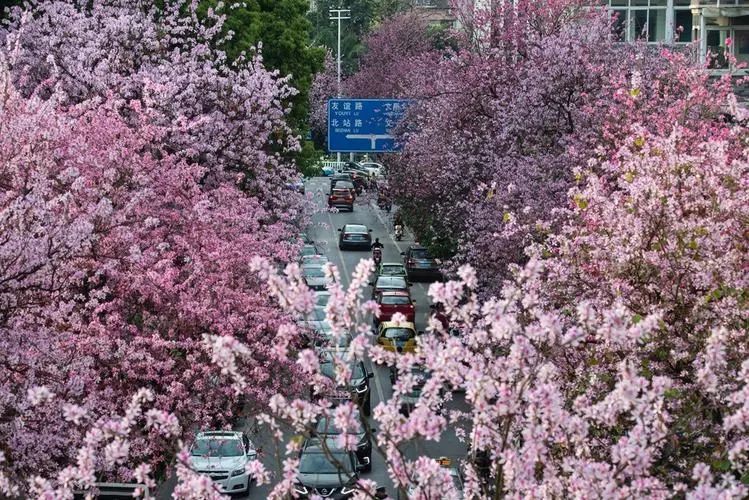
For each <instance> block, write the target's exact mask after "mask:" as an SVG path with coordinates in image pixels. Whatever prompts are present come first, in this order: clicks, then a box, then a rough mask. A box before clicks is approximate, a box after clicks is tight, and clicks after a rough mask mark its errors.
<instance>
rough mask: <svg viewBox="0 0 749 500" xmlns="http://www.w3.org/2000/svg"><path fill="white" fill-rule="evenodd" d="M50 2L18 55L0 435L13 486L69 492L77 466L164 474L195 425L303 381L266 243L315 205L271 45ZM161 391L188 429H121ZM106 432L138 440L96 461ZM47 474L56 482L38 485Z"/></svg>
mask: <svg viewBox="0 0 749 500" xmlns="http://www.w3.org/2000/svg"><path fill="white" fill-rule="evenodd" d="M38 9H39V10H37V11H35V12H34V14H35V15H33V16H31V17H26V16H24V17H22V18H21V17H17V18H16V22H17V24H12V25H11V29H10V30H9V31H7V32H5V33H4V34H3V37H4V39H5V41H6V42H7V43H8V46H7V47H8V49H9V51H8V52H6V51H3V52H2V53H0V131H2V133H1V134H0V171H1V172H2V174H0V176H1V178H2V180H3V194H2V197H1V198H0V200H2V201H1V203H0V227H1V228H2V230H1V231H0V232H2V234H3V239H2V241H1V242H0V262H1V263H2V271H1V272H0V274H1V278H0V281H1V282H2V285H1V286H0V308H1V310H0V330H2V335H0V337H1V338H2V340H0V344H1V345H2V352H3V356H2V358H3V359H2V361H1V362H0V374H1V377H2V384H0V394H2V397H1V398H0V400H1V401H2V403H0V435H2V439H0V442H2V445H1V446H0V452H2V456H3V464H2V469H3V471H4V472H5V473H6V476H5V477H6V478H7V479H8V481H9V482H10V484H8V488H11V487H13V488H18V489H19V490H20V491H21V492H22V493H23V492H26V493H28V492H29V491H33V492H40V491H44V490H46V489H49V488H52V489H54V488H58V487H60V488H63V490H60V491H62V492H63V493H59V492H58V494H57V496H65V495H67V493H64V491H68V492H69V490H70V488H72V487H73V480H74V479H76V478H77V479H83V480H84V481H83V483H82V486H86V485H90V484H91V482H92V481H93V480H94V479H107V478H114V479H121V480H129V479H133V478H134V479H139V478H142V477H146V476H147V475H148V474H146V472H147V471H152V472H153V474H154V475H158V476H163V473H164V467H165V466H166V465H167V463H168V462H169V461H170V460H172V458H173V457H174V455H175V453H176V452H177V451H178V449H179V443H178V439H185V438H188V437H189V436H190V435H191V433H192V432H194V430H195V429H196V428H200V427H204V426H211V427H214V426H215V427H218V426H223V425H228V424H229V423H230V422H231V421H232V420H233V419H234V418H235V417H236V416H237V415H238V414H239V412H240V411H244V410H247V409H248V408H252V407H255V408H257V407H258V406H261V407H262V405H264V402H265V401H267V399H268V397H269V396H270V395H271V394H275V393H278V392H279V391H280V392H282V393H286V392H288V393H289V394H295V393H298V391H299V390H301V388H302V386H301V385H300V384H301V381H302V379H301V378H300V377H299V376H298V373H297V372H296V369H295V368H294V366H293V365H292V364H291V363H289V362H288V358H287V357H285V354H284V355H280V354H279V353H278V351H277V350H274V345H275V344H274V341H275V339H276V336H277V332H278V329H279V328H280V324H281V321H282V319H283V317H284V315H283V313H282V312H281V311H279V310H278V308H277V307H276V306H275V305H274V304H273V303H272V302H271V300H270V297H269V296H268V295H267V293H266V292H265V291H264V290H263V288H262V284H261V283H260V282H259V280H258V279H257V277H256V276H255V275H254V274H251V273H250V272H249V259H251V258H252V257H254V256H257V255H264V256H266V257H268V258H271V259H273V260H274V262H278V263H281V264H283V263H286V262H289V261H290V260H292V259H293V258H294V256H295V254H296V251H297V244H296V242H295V240H294V238H293V236H294V233H295V231H296V229H295V227H296V224H297V223H299V222H300V221H302V220H303V219H304V217H305V215H304V213H303V208H304V206H303V204H302V203H301V199H300V198H299V197H297V196H296V195H294V194H292V193H290V192H289V191H286V190H284V188H283V183H284V181H285V179H288V178H290V175H291V171H292V169H291V167H290V166H287V165H283V164H282V163H280V160H279V158H280V157H279V156H278V155H277V154H276V152H275V151H279V150H280V149H281V148H285V147H293V142H294V139H293V138H288V137H285V136H284V131H285V124H284V121H283V118H284V113H285V110H284V109H283V108H282V107H281V105H280V102H279V99H280V97H281V96H283V95H284V94H286V93H288V92H291V90H290V89H288V87H286V85H285V83H284V82H283V81H282V80H279V79H278V78H276V77H275V76H274V75H273V74H271V73H268V72H267V71H265V70H264V69H263V68H262V63H261V59H260V58H259V57H254V58H252V59H250V60H247V61H245V64H244V65H242V66H238V67H236V68H234V69H231V68H229V67H221V66H220V62H221V57H220V53H216V52H206V51H208V49H207V45H204V44H201V43H193V44H192V45H190V43H188V39H187V38H185V40H182V42H184V43H183V44H180V43H178V40H177V38H176V37H178V35H179V34H180V33H184V30H185V29H188V28H190V27H191V26H192V28H194V29H195V30H196V31H198V32H199V33H203V34H205V35H206V36H207V35H208V34H210V33H211V30H213V29H216V27H215V26H213V27H211V28H208V27H201V25H193V24H191V22H194V19H193V18H191V17H189V16H188V18H187V19H186V20H185V19H182V18H178V17H177V16H176V14H177V13H176V11H174V12H173V13H172V14H173V15H174V17H172V18H171V22H172V23H173V24H172V25H169V23H166V26H167V27H169V29H165V28H164V25H163V24H157V23H156V20H155V19H153V18H152V17H149V15H148V13H147V12H146V13H144V12H143V11H142V10H139V9H136V8H133V9H128V6H127V5H120V6H117V5H115V4H104V3H102V4H96V5H94V6H93V7H92V10H90V11H85V10H84V11H79V10H78V9H77V8H75V6H74V5H73V4H69V3H64V2H57V3H54V2H50V3H45V4H42V5H40V6H38ZM150 14H151V15H152V16H153V15H155V14H156V11H154V10H152V11H150ZM104 27H106V29H104ZM170 30H171V31H170ZM201 30H203V31H201ZM32 33H33V36H32ZM140 37H144V38H140ZM149 37H150V38H149ZM165 37H166V38H165ZM169 37H172V38H171V41H170V38H169ZM52 40H57V42H59V43H52V42H51V41H52ZM170 43H171V44H172V45H171V47H170V45H169V44H170ZM180 46H181V47H182V48H183V49H185V50H180ZM49 47H51V48H52V49H53V50H59V53H57V52H54V53H51V54H47V53H45V52H44V50H47V48H49ZM117 47H119V49H118V48H117ZM187 49H189V50H187ZM76 51H83V53H85V54H88V57H86V58H78V57H77V56H76V54H78V53H80V52H76ZM208 62H210V64H208ZM216 63H218V64H219V66H217V65H216ZM226 349H229V350H232V351H234V354H237V353H242V354H243V357H244V360H243V361H240V362H237V363H236V364H235V365H233V367H230V366H227V365H226V364H224V363H222V362H221V361H222V359H223V358H221V353H222V352H224V350H226ZM240 371H241V374H242V375H241V379H242V380H244V381H245V383H246V386H245V387H244V389H242V390H241V391H240V390H238V388H237V387H232V384H230V380H234V379H233V378H231V379H230V378H229V376H230V375H232V374H234V375H236V374H238V373H239V372H240ZM271 374H272V375H271ZM142 389H143V390H147V391H148V398H147V399H148V400H149V401H152V405H153V408H152V409H153V411H154V412H157V411H158V412H160V413H158V415H160V416H159V417H158V418H162V417H163V419H166V420H164V421H165V422H167V421H168V423H169V432H167V433H161V432H159V430H158V429H157V428H155V427H154V426H155V425H156V423H158V422H157V421H155V420H153V419H154V418H156V417H155V416H154V417H152V418H151V417H149V419H148V421H147V422H144V421H142V420H137V419H135V417H133V418H131V419H129V420H128V421H127V422H126V424H127V426H128V429H124V427H123V428H122V429H121V432H120V431H119V430H118V431H116V432H114V431H111V429H110V430H107V429H109V427H108V426H109V425H110V424H111V422H112V421H111V420H110V418H115V417H113V416H115V415H118V414H122V412H124V411H125V410H126V405H127V402H128V401H130V400H131V398H132V397H133V395H134V394H137V393H138V391H140V390H142ZM154 415H156V413H154ZM136 420H137V421H136ZM107 422H110V423H107ZM144 424H145V425H144ZM118 425H119V424H118ZM123 425H125V424H123ZM131 428H132V429H131ZM91 432H93V433H95V434H94V435H92V434H91ZM102 432H103V433H104V434H105V437H107V438H115V437H120V438H123V439H116V442H114V444H111V447H110V448H112V449H111V450H109V451H107V452H106V453H107V455H106V457H104V458H100V457H98V456H97V457H89V454H90V453H98V452H94V451H91V452H90V453H89V452H86V453H87V455H85V456H83V458H81V457H82V455H80V453H83V452H78V451H77V450H78V448H79V446H81V443H82V442H84V441H86V443H87V445H86V446H89V445H91V446H94V445H95V444H96V443H99V442H101V441H102V439H101V433H102ZM113 432H114V433H113ZM96 433H98V434H96ZM124 434H127V439H125V438H124ZM102 446H104V445H103V444H102ZM114 448H116V449H114ZM108 449H109V448H108ZM99 451H101V450H99ZM76 457H78V458H76ZM76 460H78V467H79V470H78V472H71V471H70V470H69V469H68V468H67V466H68V465H70V464H72V463H74V462H76ZM81 460H85V463H83V462H81ZM84 465H85V467H84ZM141 465H142V466H143V467H146V468H142V467H141ZM81 467H83V468H82V469H81ZM138 467H141V468H140V469H139V468H138ZM138 471H140V472H138ZM144 471H145V472H144ZM94 472H95V474H94ZM37 475H38V476H39V477H45V478H47V479H51V480H54V481H53V482H52V483H46V482H44V481H42V482H39V483H37V486H35V487H34V488H41V489H34V488H32V489H31V490H29V489H28V488H29V481H31V480H32V479H33V478H34V477H36V476H37ZM40 485H41V486H40ZM79 486H81V484H79ZM17 491H18V490H17ZM24 494H25V493H24ZM34 494H36V493H34ZM53 496H55V495H53Z"/></svg>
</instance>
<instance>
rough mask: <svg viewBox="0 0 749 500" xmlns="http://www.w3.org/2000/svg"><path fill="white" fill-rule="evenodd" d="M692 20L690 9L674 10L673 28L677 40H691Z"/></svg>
mask: <svg viewBox="0 0 749 500" xmlns="http://www.w3.org/2000/svg"><path fill="white" fill-rule="evenodd" d="M693 28H694V20H693V18H692V11H691V10H690V9H675V10H674V30H675V31H676V36H677V38H676V41H677V42H687V43H688V42H691V41H692V30H693Z"/></svg>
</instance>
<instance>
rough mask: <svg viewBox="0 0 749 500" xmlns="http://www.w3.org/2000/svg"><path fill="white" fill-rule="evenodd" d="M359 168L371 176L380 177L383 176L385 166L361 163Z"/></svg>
mask: <svg viewBox="0 0 749 500" xmlns="http://www.w3.org/2000/svg"><path fill="white" fill-rule="evenodd" d="M359 166H360V167H362V168H363V169H365V170H366V171H367V172H369V174H370V175H371V176H374V177H382V176H383V175H385V166H384V165H383V164H382V163H375V162H362V163H359Z"/></svg>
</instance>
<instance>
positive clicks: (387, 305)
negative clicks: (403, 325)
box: [375, 290, 416, 325]
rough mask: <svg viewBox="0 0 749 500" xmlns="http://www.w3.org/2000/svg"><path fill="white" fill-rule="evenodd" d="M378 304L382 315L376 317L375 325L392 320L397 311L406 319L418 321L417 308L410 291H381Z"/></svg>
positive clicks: (378, 295)
mask: <svg viewBox="0 0 749 500" xmlns="http://www.w3.org/2000/svg"><path fill="white" fill-rule="evenodd" d="M377 304H379V306H380V317H379V319H378V318H375V325H376V324H378V323H380V322H382V321H390V319H391V318H392V317H393V315H394V314H395V313H401V314H402V315H404V316H405V317H406V321H410V322H411V323H413V322H415V321H416V309H415V308H414V304H413V301H412V300H411V295H410V294H409V293H408V292H405V291H401V290H397V291H392V292H391V291H387V292H380V293H378V294H377Z"/></svg>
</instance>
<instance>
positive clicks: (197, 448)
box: [191, 438, 244, 457]
mask: <svg viewBox="0 0 749 500" xmlns="http://www.w3.org/2000/svg"><path fill="white" fill-rule="evenodd" d="M191 453H192V455H193V456H200V457H239V456H242V455H244V450H243V449H242V443H241V442H240V441H239V439H215V438H214V439H205V438H204V439H196V440H195V443H194V444H193V445H192V450H191Z"/></svg>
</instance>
